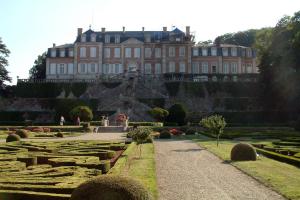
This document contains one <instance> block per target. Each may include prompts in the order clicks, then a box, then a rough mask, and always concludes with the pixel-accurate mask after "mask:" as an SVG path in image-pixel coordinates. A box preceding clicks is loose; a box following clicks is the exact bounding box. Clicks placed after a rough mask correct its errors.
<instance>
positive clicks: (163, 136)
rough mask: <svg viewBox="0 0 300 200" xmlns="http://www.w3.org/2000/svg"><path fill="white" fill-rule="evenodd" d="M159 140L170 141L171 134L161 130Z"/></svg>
mask: <svg viewBox="0 0 300 200" xmlns="http://www.w3.org/2000/svg"><path fill="white" fill-rule="evenodd" d="M159 138H160V139H170V138H171V133H170V132H169V131H168V130H163V131H162V132H161V133H160V135H159Z"/></svg>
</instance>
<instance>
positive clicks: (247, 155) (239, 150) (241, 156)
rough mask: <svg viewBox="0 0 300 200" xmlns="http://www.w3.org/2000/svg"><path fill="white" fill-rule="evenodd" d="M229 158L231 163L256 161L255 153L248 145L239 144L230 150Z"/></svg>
mask: <svg viewBox="0 0 300 200" xmlns="http://www.w3.org/2000/svg"><path fill="white" fill-rule="evenodd" d="M230 158H231V160H232V161H250V160H253V161H254V160H256V151H255V148H254V147H253V146H251V145H250V144H246V143H239V144H236V145H234V147H233V148H232V149H231V153H230Z"/></svg>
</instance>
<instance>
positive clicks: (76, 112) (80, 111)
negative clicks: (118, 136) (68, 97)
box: [70, 106, 93, 122]
mask: <svg viewBox="0 0 300 200" xmlns="http://www.w3.org/2000/svg"><path fill="white" fill-rule="evenodd" d="M77 117H79V118H80V120H81V121H84V122H89V121H91V120H92V119H93V112H92V110H91V109H90V108H89V107H88V106H77V107H75V108H73V109H72V110H71V111H70V118H71V119H72V120H73V121H75V120H76V119H77Z"/></svg>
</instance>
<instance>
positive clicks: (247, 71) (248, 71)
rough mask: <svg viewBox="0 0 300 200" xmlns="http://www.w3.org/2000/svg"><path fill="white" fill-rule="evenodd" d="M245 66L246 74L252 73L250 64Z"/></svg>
mask: <svg viewBox="0 0 300 200" xmlns="http://www.w3.org/2000/svg"><path fill="white" fill-rule="evenodd" d="M246 66H247V68H246V73H248V74H250V73H252V64H247V65H246Z"/></svg>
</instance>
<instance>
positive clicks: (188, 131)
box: [185, 128, 196, 135]
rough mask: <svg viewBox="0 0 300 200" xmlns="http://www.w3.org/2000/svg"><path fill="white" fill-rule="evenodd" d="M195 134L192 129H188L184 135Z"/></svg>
mask: <svg viewBox="0 0 300 200" xmlns="http://www.w3.org/2000/svg"><path fill="white" fill-rule="evenodd" d="M195 133H196V130H195V129H193V128H190V129H188V130H187V131H186V132H185V134H186V135H195Z"/></svg>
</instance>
